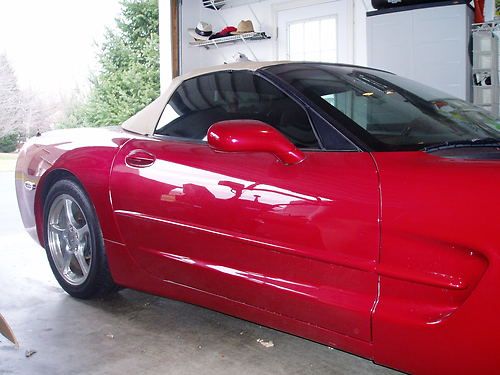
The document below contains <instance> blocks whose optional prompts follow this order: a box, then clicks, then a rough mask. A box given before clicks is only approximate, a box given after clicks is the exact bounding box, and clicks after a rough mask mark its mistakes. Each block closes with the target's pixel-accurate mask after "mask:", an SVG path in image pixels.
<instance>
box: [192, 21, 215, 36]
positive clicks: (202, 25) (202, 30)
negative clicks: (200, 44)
mask: <svg viewBox="0 0 500 375" xmlns="http://www.w3.org/2000/svg"><path fill="white" fill-rule="evenodd" d="M188 33H189V35H191V36H192V37H193V38H194V39H195V40H201V41H204V40H208V38H210V36H212V34H213V30H212V25H211V24H209V23H207V22H203V21H200V22H198V25H196V28H194V29H188Z"/></svg>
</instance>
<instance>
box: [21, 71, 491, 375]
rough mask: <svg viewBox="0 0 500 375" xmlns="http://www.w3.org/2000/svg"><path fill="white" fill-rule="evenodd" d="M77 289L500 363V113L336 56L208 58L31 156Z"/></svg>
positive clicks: (455, 359)
mask: <svg viewBox="0 0 500 375" xmlns="http://www.w3.org/2000/svg"><path fill="white" fill-rule="evenodd" d="M16 189H17V196H18V201H19V207H20V211H21V215H22V218H23V222H24V225H25V227H26V228H27V230H28V232H29V233H30V234H31V235H32V236H33V238H34V239H35V240H36V241H38V242H39V243H40V244H41V245H42V246H43V247H45V250H46V252H47V256H48V260H49V262H50V266H51V267H52V270H53V272H54V275H55V277H56V278H57V280H58V281H59V283H60V284H61V286H62V288H64V290H66V291H67V292H68V293H69V294H70V295H72V296H74V297H77V298H90V297H93V296H96V295H102V294H104V293H109V292H112V291H115V290H117V288H118V286H120V287H128V288H134V289H139V290H143V291H146V292H149V293H154V294H157V295H161V296H165V297H169V298H174V299H178V300H182V301H186V302H189V303H194V304H198V305H201V306H205V307H207V308H210V309H214V310H218V311H221V312H224V313H227V314H230V315H234V316H238V317H241V318H243V319H248V320H251V321H254V322H258V323H260V324H263V325H267V326H269V327H274V328H276V329H280V330H283V331H286V332H290V333H293V334H296V335H300V336H303V337H306V338H308V339H311V340H315V341H318V342H321V343H325V344H327V345H330V346H332V347H335V348H339V349H342V350H345V351H348V352H352V353H355V354H357V355H360V356H363V357H366V358H370V359H372V360H373V361H375V362H376V363H379V364H382V365H386V366H390V367H393V368H397V369H400V370H402V371H406V372H410V373H416V374H487V373H489V374H491V373H498V371H499V370H498V369H499V368H500V344H499V343H500V220H499V218H500V120H499V119H497V118H495V117H493V116H491V115H489V114H487V113H486V112H484V111H482V110H481V109H479V108H477V107H474V106H472V105H470V104H468V103H466V102H464V101H461V100H459V99H456V98H453V97H450V96H449V95H447V94H444V93H441V92H438V91H436V90H434V89H431V88H428V87H425V86H422V85H420V84H418V83H415V82H412V81H410V80H407V79H404V78H401V77H399V76H396V75H394V74H391V73H388V72H384V71H380V70H375V69H368V68H362V67H357V66H348V65H335V64H323V63H239V64H234V65H224V66H221V67H215V68H212V69H210V70H204V71H199V72H196V73H192V74H189V75H186V76H183V77H180V78H177V79H175V80H174V81H173V83H172V85H171V87H170V88H169V90H168V91H167V92H166V93H164V94H163V95H162V96H161V97H160V98H158V99H157V100H156V101H154V102H153V103H151V104H150V105H149V106H147V107H146V108H145V109H143V110H142V111H140V112H139V113H137V114H136V115H135V116H133V117H132V118H130V119H129V120H127V121H125V122H124V123H123V124H122V126H121V127H110V128H101V129H72V130H57V131H53V132H49V133H46V134H43V135H41V136H39V137H35V138H33V139H32V140H30V141H29V142H28V143H27V144H26V145H25V146H24V148H23V149H22V151H21V154H20V156H19V159H18V163H17V170H16Z"/></svg>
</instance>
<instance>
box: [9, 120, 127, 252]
mask: <svg viewBox="0 0 500 375" xmlns="http://www.w3.org/2000/svg"><path fill="white" fill-rule="evenodd" d="M130 136H131V134H130V133H126V132H124V131H121V130H120V129H119V128H99V129H65V130H57V131H52V132H48V133H45V134H43V135H42V136H39V137H34V138H32V139H30V140H29V141H28V142H27V143H26V144H25V146H24V147H23V148H22V150H21V152H20V154H19V157H18V160H17V164H16V174H15V180H16V181H15V185H16V193H17V199H18V204H19V210H20V213H21V218H22V220H23V224H24V226H25V228H26V230H27V231H28V233H29V234H30V235H31V236H32V237H33V239H34V240H35V241H37V242H38V243H40V244H41V245H42V246H43V199H44V196H45V194H46V193H47V192H48V190H49V189H50V187H51V185H52V184H53V182H54V181H55V180H57V178H58V176H60V175H61V174H63V173H65V174H70V175H72V176H74V177H75V178H76V179H77V180H78V181H79V183H80V184H81V185H82V187H83V188H84V190H85V191H86V193H87V195H88V196H89V198H90V200H91V202H92V203H93V205H94V208H95V210H96V213H97V217H98V219H99V222H100V224H101V228H102V231H103V235H104V237H105V239H110V240H113V241H120V236H119V233H118V231H117V228H116V225H115V222H114V217H113V211H112V209H111V201H110V194H109V173H110V169H111V165H112V162H113V159H114V156H115V155H116V152H117V150H118V149H119V147H120V146H121V145H123V144H124V143H125V142H126V141H127V140H128V139H129V138H130ZM30 184H34V185H35V186H36V188H35V189H29V186H30Z"/></svg>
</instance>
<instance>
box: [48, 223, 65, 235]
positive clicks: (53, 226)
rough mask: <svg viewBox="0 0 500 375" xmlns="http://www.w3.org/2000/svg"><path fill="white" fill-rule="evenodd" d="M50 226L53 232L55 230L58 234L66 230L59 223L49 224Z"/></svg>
mask: <svg viewBox="0 0 500 375" xmlns="http://www.w3.org/2000/svg"><path fill="white" fill-rule="evenodd" d="M49 228H50V230H51V231H52V232H54V233H55V234H56V235H58V236H59V235H62V233H63V232H64V231H65V230H66V228H62V227H60V226H59V224H55V223H53V224H49Z"/></svg>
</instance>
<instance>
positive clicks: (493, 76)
mask: <svg viewBox="0 0 500 375" xmlns="http://www.w3.org/2000/svg"><path fill="white" fill-rule="evenodd" d="M472 40H473V50H472V74H473V84H474V86H473V90H474V91H473V92H474V98H473V99H474V104H476V105H478V106H480V107H483V108H484V109H486V110H488V111H490V112H492V113H493V114H494V115H496V116H498V115H499V113H500V82H499V78H500V66H499V60H500V55H499V50H500V48H499V47H500V46H499V43H500V42H499V40H500V21H493V22H486V23H482V24H474V25H473V28H472Z"/></svg>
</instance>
